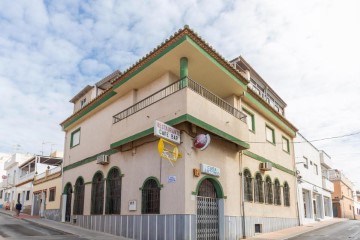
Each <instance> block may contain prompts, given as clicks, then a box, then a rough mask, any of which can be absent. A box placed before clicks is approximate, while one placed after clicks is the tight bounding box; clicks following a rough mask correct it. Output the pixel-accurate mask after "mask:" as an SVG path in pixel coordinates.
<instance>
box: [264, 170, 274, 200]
mask: <svg viewBox="0 0 360 240" xmlns="http://www.w3.org/2000/svg"><path fill="white" fill-rule="evenodd" d="M265 203H267V204H273V189H272V182H271V178H270V177H269V176H268V177H266V179H265Z"/></svg>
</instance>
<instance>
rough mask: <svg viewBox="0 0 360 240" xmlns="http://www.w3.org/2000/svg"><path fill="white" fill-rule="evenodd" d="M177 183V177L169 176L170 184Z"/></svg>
mask: <svg viewBox="0 0 360 240" xmlns="http://www.w3.org/2000/svg"><path fill="white" fill-rule="evenodd" d="M175 182H176V176H168V183H175Z"/></svg>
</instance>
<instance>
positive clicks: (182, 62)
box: [180, 57, 188, 88]
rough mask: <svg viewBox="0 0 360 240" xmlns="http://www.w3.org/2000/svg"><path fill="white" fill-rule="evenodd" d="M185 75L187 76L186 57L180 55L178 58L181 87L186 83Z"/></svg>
mask: <svg viewBox="0 0 360 240" xmlns="http://www.w3.org/2000/svg"><path fill="white" fill-rule="evenodd" d="M187 76H188V59H187V57H182V58H181V59H180V79H181V82H180V87H181V88H183V87H186V86H187V84H188V79H187Z"/></svg>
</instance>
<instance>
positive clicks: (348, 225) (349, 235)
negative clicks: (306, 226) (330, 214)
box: [290, 220, 360, 240]
mask: <svg viewBox="0 0 360 240" xmlns="http://www.w3.org/2000/svg"><path fill="white" fill-rule="evenodd" d="M290 239H291V240H307V239H309V240H310V239H311V240H321V239H326V240H344V239H349V240H354V239H359V240H360V221H357V220H349V221H345V222H340V223H337V224H333V225H330V226H328V227H324V228H320V229H318V230H315V231H311V232H308V233H304V234H301V235H299V236H297V237H294V238H290Z"/></svg>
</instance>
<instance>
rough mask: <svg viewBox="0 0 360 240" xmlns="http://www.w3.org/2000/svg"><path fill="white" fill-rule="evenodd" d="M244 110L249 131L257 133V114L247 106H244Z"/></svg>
mask: <svg viewBox="0 0 360 240" xmlns="http://www.w3.org/2000/svg"><path fill="white" fill-rule="evenodd" d="M243 111H244V112H245V114H246V124H247V125H248V129H249V131H250V132H253V133H255V115H254V114H253V113H252V112H250V111H249V110H247V109H246V108H243Z"/></svg>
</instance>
